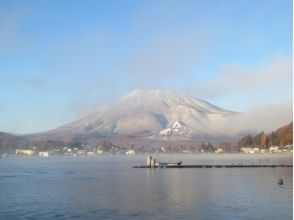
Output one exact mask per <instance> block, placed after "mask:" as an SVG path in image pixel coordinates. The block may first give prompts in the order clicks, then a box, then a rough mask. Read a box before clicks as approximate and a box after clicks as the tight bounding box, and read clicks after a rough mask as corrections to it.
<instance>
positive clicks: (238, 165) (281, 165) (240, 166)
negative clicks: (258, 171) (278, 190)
mask: <svg viewBox="0 0 294 220" xmlns="http://www.w3.org/2000/svg"><path fill="white" fill-rule="evenodd" d="M277 167H293V164H292V165H283V164H276V165H243V164H232V165H171V166H170V165H167V166H158V165H155V166H147V165H141V166H133V168H277Z"/></svg>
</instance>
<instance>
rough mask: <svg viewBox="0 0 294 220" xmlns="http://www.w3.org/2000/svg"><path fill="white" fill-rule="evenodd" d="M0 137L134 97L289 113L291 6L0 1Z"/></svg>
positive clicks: (256, 1) (226, 1) (203, 0)
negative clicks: (153, 95) (160, 94)
mask: <svg viewBox="0 0 294 220" xmlns="http://www.w3.org/2000/svg"><path fill="white" fill-rule="evenodd" d="M0 76H1V78H0V102H1V108H0V130H1V131H7V132H13V133H31V132H40V131H44V130H47V129H52V128H54V127H57V126H59V125H62V124H64V123H67V122H70V121H72V120H75V119H77V118H79V117H81V116H83V115H85V114H86V113H87V112H89V111H92V110H93V109H95V108H96V106H98V105H100V104H106V103H110V102H112V101H114V100H116V99H118V98H119V97H121V96H124V95H125V94H127V93H128V92H130V91H132V90H133V89H150V88H163V89H172V90H177V91H180V92H184V93H186V94H189V95H191V96H194V97H197V98H202V99H205V100H207V101H208V102H211V103H212V104H215V105H218V106H220V107H223V108H226V109H230V110H235V111H242V112H243V111H248V110H250V109H251V108H256V106H266V105H267V104H272V103H280V102H286V103H288V104H289V105H288V106H289V107H292V88H293V81H292V1H291V0H283V1H277V0H274V1H271V0H266V1H263V0H238V1H235V0H221V1H218V0H193V1H188V0H181V1H179V0H174V1H172V0H169V1H158V0H157V1H151V0H148V1H147V0H146V1H143V0H141V1H135V0H134V1H127V0H124V1H118V0H116V1H104V0H100V1H90V0H86V1H82V0H75V1H69V0H68V1H66V0H62V1H57V0H56V1H54V0H50V1H49V0H48V1H36V0H35V1H26V0H23V1H13V0H0Z"/></svg>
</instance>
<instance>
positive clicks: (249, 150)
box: [240, 147, 259, 154]
mask: <svg viewBox="0 0 294 220" xmlns="http://www.w3.org/2000/svg"><path fill="white" fill-rule="evenodd" d="M240 151H241V152H243V153H245V154H256V153H258V152H259V149H258V147H242V148H241V149H240Z"/></svg>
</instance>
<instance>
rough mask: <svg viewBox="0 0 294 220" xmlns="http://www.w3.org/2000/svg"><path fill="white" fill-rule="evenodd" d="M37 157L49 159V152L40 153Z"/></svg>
mask: <svg viewBox="0 0 294 220" xmlns="http://www.w3.org/2000/svg"><path fill="white" fill-rule="evenodd" d="M39 157H49V152H48V151H40V152H39Z"/></svg>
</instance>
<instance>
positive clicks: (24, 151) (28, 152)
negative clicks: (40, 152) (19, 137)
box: [15, 149, 35, 156]
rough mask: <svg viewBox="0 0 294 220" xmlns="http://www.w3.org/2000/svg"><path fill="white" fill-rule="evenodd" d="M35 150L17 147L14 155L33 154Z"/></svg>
mask: <svg viewBox="0 0 294 220" xmlns="http://www.w3.org/2000/svg"><path fill="white" fill-rule="evenodd" d="M34 153H35V151H34V150H23V149H17V150H16V151H15V154H16V155H22V156H32V155H34Z"/></svg>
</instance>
